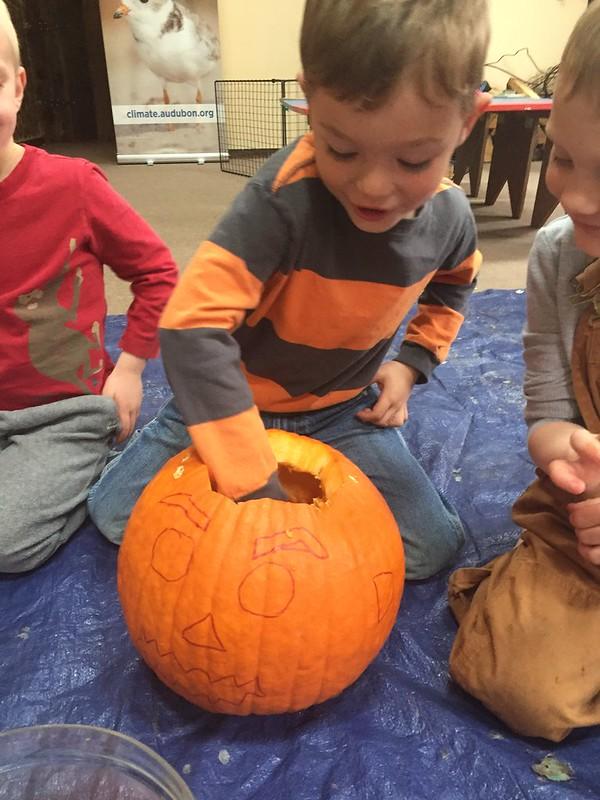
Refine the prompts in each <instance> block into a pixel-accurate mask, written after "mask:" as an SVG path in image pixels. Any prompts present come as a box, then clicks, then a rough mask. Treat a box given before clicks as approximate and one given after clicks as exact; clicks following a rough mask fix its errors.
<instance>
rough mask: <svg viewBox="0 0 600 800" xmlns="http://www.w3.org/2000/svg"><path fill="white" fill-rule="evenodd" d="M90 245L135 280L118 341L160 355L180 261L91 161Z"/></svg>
mask: <svg viewBox="0 0 600 800" xmlns="http://www.w3.org/2000/svg"><path fill="white" fill-rule="evenodd" d="M82 195H83V203H84V213H85V214H86V216H87V221H88V227H89V230H90V237H91V241H90V246H91V249H92V250H93V252H94V254H95V255H96V257H97V258H98V260H99V261H100V262H101V263H103V264H106V265H107V266H108V267H110V269H111V270H112V271H113V272H114V273H115V274H116V275H118V276H119V278H121V279H122V280H125V281H127V282H128V283H129V284H130V286H131V291H132V293H133V301H132V303H131V305H130V306H129V309H128V310H127V326H126V328H125V332H124V333H123V336H122V337H121V340H120V342H119V346H120V348H121V350H122V351H124V352H126V353H129V354H131V355H132V356H136V357H137V358H139V359H148V358H155V357H156V356H157V355H158V351H159V343H158V321H159V319H160V315H161V313H162V311H163V308H164V306H165V304H166V302H167V300H168V298H169V296H170V294H171V292H172V290H173V287H174V286H175V283H176V282H177V275H178V271H177V267H176V265H175V262H174V261H173V256H172V255H171V252H170V250H169V248H168V247H167V246H166V244H165V243H164V242H163V241H162V240H161V239H160V237H159V236H158V234H156V233H155V231H154V230H153V229H152V228H151V227H150V225H149V224H148V223H147V222H146V221H145V220H144V219H143V218H142V217H141V216H140V215H139V214H138V213H137V212H136V211H134V209H133V208H132V207H131V206H130V205H129V203H128V202H127V201H126V200H125V199H124V198H123V197H121V195H120V194H119V193H118V192H116V191H115V190H114V189H113V188H112V186H111V185H110V184H109V182H108V181H107V180H106V178H105V177H104V175H103V174H102V172H101V171H100V170H99V169H98V168H97V167H95V166H93V165H89V170H88V172H87V173H86V174H85V177H84V182H83V186H82Z"/></svg>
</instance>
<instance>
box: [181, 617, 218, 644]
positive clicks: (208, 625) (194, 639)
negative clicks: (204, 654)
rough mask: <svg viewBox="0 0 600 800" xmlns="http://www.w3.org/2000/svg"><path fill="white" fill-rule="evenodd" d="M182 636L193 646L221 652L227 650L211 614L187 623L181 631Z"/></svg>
mask: <svg viewBox="0 0 600 800" xmlns="http://www.w3.org/2000/svg"><path fill="white" fill-rule="evenodd" d="M181 635H182V637H183V638H184V639H185V641H186V642H188V644H192V645H194V647H204V648H206V649H207V650H218V651H219V652H221V653H225V652H227V651H226V649H225V647H224V645H223V642H222V641H221V639H220V638H219V634H218V633H217V628H216V626H215V619H214V617H213V615H212V614H207V615H206V616H205V617H202V619H200V620H198V622H194V623H193V625H188V627H187V628H184V629H183V630H182V631H181Z"/></svg>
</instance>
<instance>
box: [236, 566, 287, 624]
mask: <svg viewBox="0 0 600 800" xmlns="http://www.w3.org/2000/svg"><path fill="white" fill-rule="evenodd" d="M295 594H296V582H295V580H294V576H293V575H292V572H291V570H289V569H288V568H287V567H284V566H282V565H281V564H275V563H273V562H272V561H268V562H267V563H266V564H261V565H260V566H258V567H256V568H255V569H253V570H252V572H249V573H248V574H247V575H246V577H245V578H244V580H243V581H242V582H241V583H240V588H239V590H238V597H239V601H240V606H241V607H242V608H243V610H244V611H247V612H248V613H249V614H254V615H255V616H256V617H267V618H268V619H272V618H274V617H280V616H281V615H282V614H283V613H284V611H286V609H287V607H288V606H289V604H290V603H291V602H292V600H293V599H294V595H295Z"/></svg>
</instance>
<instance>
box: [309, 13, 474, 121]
mask: <svg viewBox="0 0 600 800" xmlns="http://www.w3.org/2000/svg"><path fill="white" fill-rule="evenodd" d="M488 42H489V19H488V8H487V0H306V6H305V9H304V20H303V23H302V32H301V35H300V55H301V59H302V67H303V71H304V82H305V85H306V89H307V91H308V92H309V93H310V91H311V90H314V89H317V88H323V89H327V90H328V91H330V92H332V94H333V95H334V96H335V97H336V98H337V99H338V100H347V101H351V102H355V101H356V102H359V103H360V104H361V106H362V107H363V108H365V109H369V108H376V107H378V106H380V105H382V104H383V103H384V102H385V101H386V100H387V98H388V96H389V93H390V92H391V90H392V89H393V88H394V86H395V85H396V84H397V82H398V80H399V79H400V78H401V77H408V78H409V79H410V80H413V81H416V84H417V88H418V90H419V92H420V94H421V95H422V96H423V97H425V98H427V99H428V100H432V101H433V102H435V99H436V97H438V98H439V95H440V93H441V94H444V95H446V96H447V97H448V98H450V99H451V100H458V101H460V103H461V105H462V106H463V108H464V110H467V111H468V110H470V108H471V107H472V103H473V98H474V93H475V90H476V89H477V88H479V84H480V83H481V78H482V72H483V62H484V60H485V55H486V52H487V47H488Z"/></svg>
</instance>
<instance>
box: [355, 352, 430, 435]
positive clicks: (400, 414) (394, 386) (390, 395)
mask: <svg viewBox="0 0 600 800" xmlns="http://www.w3.org/2000/svg"><path fill="white" fill-rule="evenodd" d="M418 375H419V373H418V372H417V370H416V369H413V367H409V366H407V365H406V364H401V363H400V362H399V361H386V362H385V363H383V364H382V365H381V366H380V367H379V369H378V370H377V372H376V374H375V377H374V379H373V382H374V383H376V384H377V385H378V386H379V389H380V390H381V393H380V395H379V399H378V400H377V402H376V403H375V405H374V406H373V408H363V410H362V411H359V412H358V414H357V415H356V417H357V419H359V420H360V421H361V422H369V423H371V425H379V426H380V427H382V428H387V427H394V426H396V425H404V423H405V422H406V420H407V419H408V406H407V403H408V398H409V397H410V393H411V392H412V389H413V386H414V385H415V383H416V380H417V377H418Z"/></svg>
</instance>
